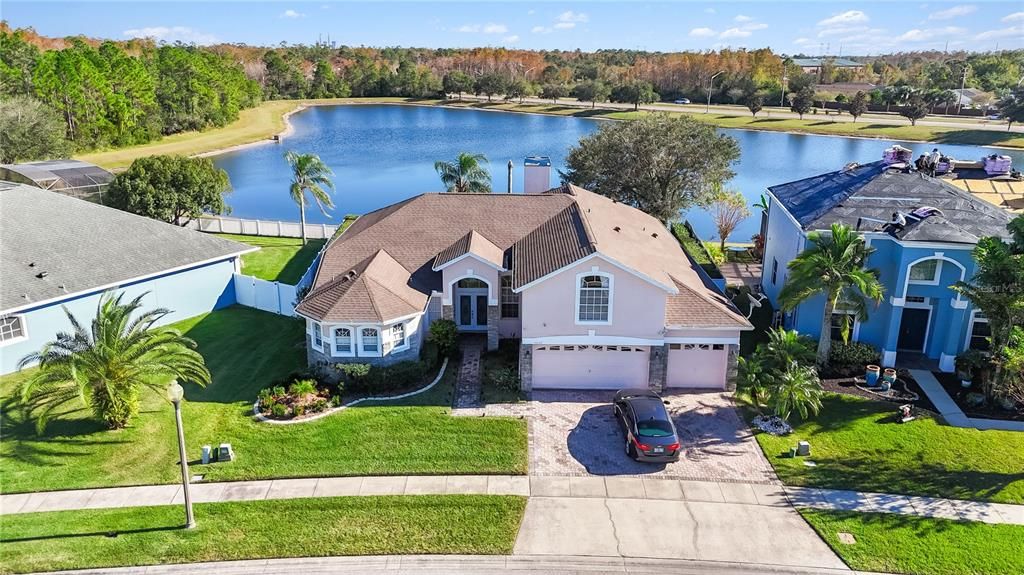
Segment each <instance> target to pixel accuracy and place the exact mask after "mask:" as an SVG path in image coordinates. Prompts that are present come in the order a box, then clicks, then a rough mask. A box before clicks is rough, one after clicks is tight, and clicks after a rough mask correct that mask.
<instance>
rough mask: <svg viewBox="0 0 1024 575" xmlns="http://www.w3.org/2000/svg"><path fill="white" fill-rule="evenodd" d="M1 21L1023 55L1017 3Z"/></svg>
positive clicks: (231, 37)
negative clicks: (1018, 50)
mask: <svg viewBox="0 0 1024 575" xmlns="http://www.w3.org/2000/svg"><path fill="white" fill-rule="evenodd" d="M0 18H2V19H4V20H6V21H7V22H8V23H9V24H10V25H11V26H14V27H29V26H31V27H33V28H35V29H36V31H38V32H39V33H41V34H43V35H46V36H69V35H78V34H84V35H86V36H91V37H99V38H112V39H127V38H132V37H152V38H154V39H156V40H158V41H167V42H175V41H182V42H186V43H196V44H212V43H218V42H230V43H245V44H250V45H276V44H279V43H281V42H287V43H289V44H299V43H306V44H311V43H314V42H316V41H318V39H323V40H326V39H327V38H328V36H329V37H330V39H331V41H333V42H335V43H336V44H338V45H341V44H346V45H349V46H360V45H364V46H416V47H427V48H459V47H474V46H504V47H509V48H524V49H566V50H574V49H581V50H584V51H593V50H598V49H602V48H604V49H612V48H627V49H644V50H652V51H681V50H709V49H710V50H717V49H720V48H725V47H732V48H749V49H754V48H763V47H770V48H771V49H772V50H774V51H775V52H777V53H782V54H798V53H800V54H806V55H812V56H816V55H829V56H847V55H852V56H856V55H861V56H863V55H873V54H879V53H886V52H896V51H908V50H925V49H937V50H943V49H947V48H948V49H949V50H960V49H964V50H973V51H985V50H993V49H1010V48H1024V0H1017V1H980V2H970V3H965V2H956V1H953V2H927V3H920V2H914V1H911V0H906V1H903V2H900V1H898V0H897V1H893V0H890V1H888V2H826V1H798V2H779V1H764V0H761V1H750V2H724V1H722V2H691V1H678V2H647V1H643V2H638V1H629V2H567V1H561V2H558V1H547V0H536V1H533V2H517V3H512V2H489V1H486V0H477V1H475V2H446V1H441V2H438V1H434V2H388V1H378V2H345V1H329V0H327V1H319V2H294V1H252V0H250V1H213V2H209V1H206V2H198V1H178V2H166V1H163V2H156V1H147V0H134V1H131V2H128V1H122V2H95V1H74V2H68V1H64V2H57V1H49V0H32V1H28V2H26V1H17V0H3V3H2V5H0Z"/></svg>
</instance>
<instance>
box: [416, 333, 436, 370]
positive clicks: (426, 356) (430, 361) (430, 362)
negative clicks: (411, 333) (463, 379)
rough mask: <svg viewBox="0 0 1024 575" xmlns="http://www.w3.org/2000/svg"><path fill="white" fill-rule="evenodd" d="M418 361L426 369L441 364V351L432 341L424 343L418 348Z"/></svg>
mask: <svg viewBox="0 0 1024 575" xmlns="http://www.w3.org/2000/svg"><path fill="white" fill-rule="evenodd" d="M420 359H421V360H422V361H423V363H424V364H426V365H427V367H428V368H433V367H434V366H436V365H438V364H439V363H441V349H440V348H439V347H438V346H437V344H436V343H434V342H433V341H429V340H428V341H425V342H423V346H422V347H421V348H420Z"/></svg>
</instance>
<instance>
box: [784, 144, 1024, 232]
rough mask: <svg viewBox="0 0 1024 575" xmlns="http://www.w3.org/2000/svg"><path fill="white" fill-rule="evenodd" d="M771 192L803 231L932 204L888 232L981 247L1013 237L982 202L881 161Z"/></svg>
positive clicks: (1006, 218) (870, 225)
mask: <svg viewBox="0 0 1024 575" xmlns="http://www.w3.org/2000/svg"><path fill="white" fill-rule="evenodd" d="M768 190H769V191H770V192H771V193H772V195H773V196H774V197H775V198H776V199H777V200H778V201H779V202H780V203H781V204H782V206H783V207H784V208H785V209H786V211H788V212H789V213H790V215H792V216H793V218H794V219H795V220H796V221H797V222H798V223H799V224H800V226H801V227H802V228H803V229H804V230H820V229H827V228H828V227H830V226H831V225H832V224H833V223H841V224H845V225H848V226H851V227H854V228H856V226H857V221H858V219H860V218H871V219H874V220H884V221H886V222H888V221H890V220H891V219H892V216H893V214H894V213H896V212H900V213H903V214H908V213H910V212H912V211H913V210H915V209H917V208H920V207H924V206H930V207H935V208H938V209H939V210H940V211H941V215H935V216H931V217H928V218H925V219H924V220H921V221H920V222H917V223H915V222H911V223H910V224H909V225H907V226H905V227H903V228H902V229H898V230H897V229H887V230H886V231H889V232H890V233H891V235H893V236H894V237H896V238H898V239H901V240H905V241H930V242H950V243H964V244H974V243H977V241H978V239H979V238H982V237H985V236H998V237H1003V238H1006V237H1009V232H1008V231H1007V229H1006V224H1008V223H1009V222H1010V219H1011V215H1010V214H1009V213H1007V212H1006V211H1004V210H1002V209H1000V208H998V207H996V206H993V205H992V204H989V203H988V202H985V201H982V200H979V199H977V198H975V197H974V196H972V195H971V194H969V193H967V192H964V191H962V190H960V189H959V188H957V187H956V186H953V185H951V184H949V183H948V182H946V181H944V180H942V179H939V178H933V177H930V176H926V175H924V174H922V173H919V172H913V171H904V170H900V169H896V168H894V167H890V166H887V165H886V164H885V162H883V161H878V162H872V163H870V164H862V165H858V166H853V167H851V168H849V169H845V168H844V169H842V170H837V171H835V172H829V173H827V174H821V175H818V176H812V177H810V178H805V179H803V180H797V181H795V182H789V183H786V184H780V185H777V186H771V187H769V188H768ZM882 228H883V226H882V225H881V224H879V223H878V222H875V221H870V220H865V221H862V222H861V227H860V230H861V231H877V230H881V229H882Z"/></svg>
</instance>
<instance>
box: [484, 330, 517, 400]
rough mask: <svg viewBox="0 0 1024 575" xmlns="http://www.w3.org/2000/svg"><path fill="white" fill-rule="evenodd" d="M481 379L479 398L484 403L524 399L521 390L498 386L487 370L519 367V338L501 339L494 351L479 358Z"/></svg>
mask: <svg viewBox="0 0 1024 575" xmlns="http://www.w3.org/2000/svg"><path fill="white" fill-rule="evenodd" d="M481 359H482V362H481V372H482V375H483V377H482V379H483V381H482V382H481V386H480V400H481V401H483V402H484V403H485V404H486V403H516V402H518V401H522V400H523V399H524V395H523V392H522V391H519V390H518V389H517V390H510V389H503V388H500V387H498V386H496V385H494V383H493V382H492V381H491V380H490V379H489V378H488V372H491V371H494V370H498V369H509V368H511V369H515V370H518V369H519V340H517V339H503V340H501V341H500V342H499V343H498V349H497V350H496V351H489V352H487V353H485V354H484V355H483V357H482V358H481Z"/></svg>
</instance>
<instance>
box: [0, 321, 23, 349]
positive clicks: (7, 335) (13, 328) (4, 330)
mask: <svg viewBox="0 0 1024 575" xmlns="http://www.w3.org/2000/svg"><path fill="white" fill-rule="evenodd" d="M26 337H28V332H26V331H25V317H24V316H20V315H9V316H6V317H0V345H4V344H8V343H13V342H16V341H19V340H22V339H25V338H26Z"/></svg>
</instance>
